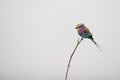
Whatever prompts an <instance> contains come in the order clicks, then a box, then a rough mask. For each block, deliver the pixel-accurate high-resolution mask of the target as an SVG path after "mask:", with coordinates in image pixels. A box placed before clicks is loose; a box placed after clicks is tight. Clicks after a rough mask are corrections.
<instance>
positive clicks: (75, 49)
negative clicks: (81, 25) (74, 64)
mask: <svg viewBox="0 0 120 80" xmlns="http://www.w3.org/2000/svg"><path fill="white" fill-rule="evenodd" d="M82 40H83V38H81V39H80V40H79V39H78V42H77V44H76V46H75V48H74V50H73V52H72V54H71V56H70V59H69V62H68V66H67V71H66V75H65V80H67V77H68V71H69V68H70V63H71V60H72V57H73V55H74V53H75V51H76V49H77V47H78V45H79V44H80V42H81V41H82Z"/></svg>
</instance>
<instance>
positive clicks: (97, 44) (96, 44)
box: [91, 39, 102, 51]
mask: <svg viewBox="0 0 120 80" xmlns="http://www.w3.org/2000/svg"><path fill="white" fill-rule="evenodd" d="M91 40H92V42H93V43H94V44H95V45H96V46H97V47H98V49H99V50H100V51H102V49H101V48H100V47H101V45H99V44H97V43H96V42H95V41H94V40H93V39H91Z"/></svg>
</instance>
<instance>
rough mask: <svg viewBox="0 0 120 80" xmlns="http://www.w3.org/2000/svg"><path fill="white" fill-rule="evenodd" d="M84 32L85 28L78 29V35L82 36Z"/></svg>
mask: <svg viewBox="0 0 120 80" xmlns="http://www.w3.org/2000/svg"><path fill="white" fill-rule="evenodd" d="M84 31H85V27H81V28H79V29H78V34H79V35H80V36H82V35H83V34H84Z"/></svg>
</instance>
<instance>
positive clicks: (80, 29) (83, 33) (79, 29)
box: [75, 23, 102, 51]
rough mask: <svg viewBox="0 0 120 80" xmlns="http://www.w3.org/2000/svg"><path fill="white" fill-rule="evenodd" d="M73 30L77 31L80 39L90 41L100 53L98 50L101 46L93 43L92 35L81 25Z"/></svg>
mask: <svg viewBox="0 0 120 80" xmlns="http://www.w3.org/2000/svg"><path fill="white" fill-rule="evenodd" d="M75 29H77V32H78V34H79V35H80V36H81V37H82V39H83V38H87V39H90V40H91V41H92V42H93V43H94V44H95V45H96V46H97V47H98V48H99V50H100V51H102V49H101V48H100V47H101V46H100V45H98V44H97V43H96V42H95V40H94V38H93V35H92V33H91V32H90V30H89V29H88V28H87V27H86V26H85V25H84V24H83V23H79V24H77V26H76V27H75Z"/></svg>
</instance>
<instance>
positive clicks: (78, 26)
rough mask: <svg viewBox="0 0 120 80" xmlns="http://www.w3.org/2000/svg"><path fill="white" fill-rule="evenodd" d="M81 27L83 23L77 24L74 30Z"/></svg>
mask: <svg viewBox="0 0 120 80" xmlns="http://www.w3.org/2000/svg"><path fill="white" fill-rule="evenodd" d="M83 26H84V24H83V23H79V24H77V26H76V28H75V29H78V28H80V27H83Z"/></svg>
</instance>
